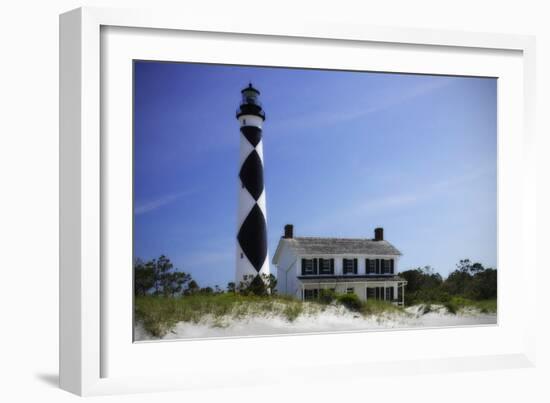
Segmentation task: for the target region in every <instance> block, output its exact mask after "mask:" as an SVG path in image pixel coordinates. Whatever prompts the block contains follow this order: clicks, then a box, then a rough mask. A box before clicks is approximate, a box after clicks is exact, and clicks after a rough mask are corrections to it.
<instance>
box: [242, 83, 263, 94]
mask: <svg viewBox="0 0 550 403" xmlns="http://www.w3.org/2000/svg"><path fill="white" fill-rule="evenodd" d="M245 92H252V93H256V95H260V91H258V89H257V88H254V87H253V86H252V83H248V87H245V88H243V89H242V90H241V93H242V94H244V93H245Z"/></svg>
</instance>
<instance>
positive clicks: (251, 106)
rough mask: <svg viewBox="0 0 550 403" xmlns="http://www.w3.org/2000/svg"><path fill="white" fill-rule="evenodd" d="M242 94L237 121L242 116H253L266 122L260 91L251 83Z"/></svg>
mask: <svg viewBox="0 0 550 403" xmlns="http://www.w3.org/2000/svg"><path fill="white" fill-rule="evenodd" d="M241 94H242V99H241V104H240V105H239V107H238V108H237V113H236V117H237V119H239V118H240V117H241V116H245V115H251V116H257V117H259V118H261V119H262V120H265V112H264V110H263V108H262V103H261V102H260V100H259V96H260V91H259V90H257V89H256V88H254V87H253V86H252V83H249V84H248V87H246V88H244V89H243V90H242V91H241Z"/></svg>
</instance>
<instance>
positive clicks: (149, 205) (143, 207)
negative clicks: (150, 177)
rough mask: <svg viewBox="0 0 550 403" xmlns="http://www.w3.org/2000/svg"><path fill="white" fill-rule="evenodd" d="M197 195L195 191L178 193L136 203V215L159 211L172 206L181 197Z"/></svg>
mask: <svg viewBox="0 0 550 403" xmlns="http://www.w3.org/2000/svg"><path fill="white" fill-rule="evenodd" d="M193 193H195V191H194V190H192V191H185V192H178V193H170V194H166V195H163V196H160V197H159V198H157V199H154V200H149V201H145V202H136V204H135V206H134V214H136V215H140V214H145V213H149V212H151V211H155V210H158V209H159V208H161V207H164V206H166V205H167V204H170V203H172V202H174V201H176V200H177V199H179V198H180V197H183V196H188V195H190V194H193Z"/></svg>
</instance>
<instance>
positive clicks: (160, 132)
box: [134, 62, 497, 286]
mask: <svg viewBox="0 0 550 403" xmlns="http://www.w3.org/2000/svg"><path fill="white" fill-rule="evenodd" d="M134 73H135V76H134V80H135V87H134V254H135V256H136V257H140V258H142V259H152V258H155V257H158V256H159V255H161V254H165V255H166V256H168V257H169V258H170V259H171V260H172V261H173V262H174V264H175V265H176V267H178V268H179V269H180V270H183V271H185V272H188V273H191V275H192V276H193V278H195V279H196V280H197V281H198V282H199V284H200V285H201V286H206V285H211V286H213V285H215V284H218V285H220V286H225V285H226V284H227V282H228V281H232V279H233V276H234V265H235V258H234V257H235V242H236V231H237V229H236V226H237V224H236V221H237V196H238V193H237V190H238V187H237V184H238V181H237V179H238V169H239V167H238V156H239V126H238V122H237V120H236V119H235V110H236V108H237V106H238V104H239V101H240V90H241V89H242V88H243V87H244V86H246V85H247V84H248V82H249V81H251V82H252V83H253V84H254V86H256V87H257V88H258V89H260V91H261V100H262V102H263V105H264V109H265V111H266V115H267V119H266V122H265V125H264V132H263V141H264V164H265V171H264V174H265V188H266V196H267V223H268V242H269V257H270V260H271V258H272V256H273V253H274V252H275V248H276V246H277V242H278V240H279V238H280V236H281V234H282V231H283V226H284V224H287V223H291V224H294V228H295V230H294V231H295V235H296V236H334V237H367V238H371V237H373V231H374V228H375V227H377V226H381V227H384V231H385V234H384V235H385V238H386V239H387V240H389V241H390V242H391V243H393V244H394V245H395V246H396V247H397V248H398V249H399V250H401V252H402V253H403V257H402V260H401V262H400V265H399V269H400V270H406V269H409V268H414V267H418V266H425V265H430V266H432V267H433V268H434V269H435V270H436V271H438V272H440V273H441V274H442V275H444V276H446V275H447V274H448V273H449V272H450V271H452V270H454V268H455V264H456V263H457V262H458V260H460V259H462V258H470V259H472V260H474V261H479V262H481V263H483V264H484V265H487V266H491V267H496V141H497V129H496V127H497V124H496V122H497V120H496V119H497V112H496V97H497V82H496V79H491V78H469V77H447V76H429V75H412V74H387V73H367V72H339V71H323V70H302V69H281V68H264V67H245V66H222V65H204V64H187V63H159V62H135V70H134ZM272 270H273V271H272V272H273V273H275V270H274V267H272Z"/></svg>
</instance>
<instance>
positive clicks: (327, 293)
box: [319, 289, 337, 305]
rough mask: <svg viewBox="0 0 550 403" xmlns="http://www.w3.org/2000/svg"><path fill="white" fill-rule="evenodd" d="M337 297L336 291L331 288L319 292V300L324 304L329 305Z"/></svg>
mask: <svg viewBox="0 0 550 403" xmlns="http://www.w3.org/2000/svg"><path fill="white" fill-rule="evenodd" d="M336 298H337V295H336V292H335V291H333V290H329V289H326V290H325V289H322V290H320V292H319V302H320V303H321V304H324V305H329V304H331V303H332V302H334V301H335V300H336Z"/></svg>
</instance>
